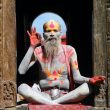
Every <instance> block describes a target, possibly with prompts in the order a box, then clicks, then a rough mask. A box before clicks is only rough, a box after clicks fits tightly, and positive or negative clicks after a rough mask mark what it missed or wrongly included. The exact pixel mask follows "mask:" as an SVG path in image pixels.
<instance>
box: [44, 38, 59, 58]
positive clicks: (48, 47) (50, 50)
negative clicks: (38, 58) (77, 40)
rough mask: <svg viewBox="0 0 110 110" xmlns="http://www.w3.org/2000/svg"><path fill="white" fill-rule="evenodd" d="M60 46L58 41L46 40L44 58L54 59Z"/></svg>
mask: <svg viewBox="0 0 110 110" xmlns="http://www.w3.org/2000/svg"><path fill="white" fill-rule="evenodd" d="M59 45H60V39H53V40H48V41H47V42H46V43H45V44H44V52H43V53H44V54H43V55H44V57H45V58H54V57H55V56H56V55H57V54H58V47H59Z"/></svg>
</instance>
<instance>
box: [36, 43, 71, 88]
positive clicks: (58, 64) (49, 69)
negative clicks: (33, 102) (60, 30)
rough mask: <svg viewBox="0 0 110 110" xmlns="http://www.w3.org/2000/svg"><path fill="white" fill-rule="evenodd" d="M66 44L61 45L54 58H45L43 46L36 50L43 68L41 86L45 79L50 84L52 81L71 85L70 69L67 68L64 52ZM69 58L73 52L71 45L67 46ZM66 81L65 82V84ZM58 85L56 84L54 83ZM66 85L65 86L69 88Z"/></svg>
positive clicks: (37, 57)
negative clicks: (69, 78)
mask: <svg viewBox="0 0 110 110" xmlns="http://www.w3.org/2000/svg"><path fill="white" fill-rule="evenodd" d="M65 47H66V46H63V45H62V46H61V47H60V48H59V51H58V54H57V55H56V56H55V57H54V58H53V59H51V58H49V59H45V58H44V57H43V54H42V48H41V47H37V48H36V49H35V51H34V54H35V57H36V59H37V61H38V62H39V64H40V67H41V70H40V76H41V77H40V82H41V83H40V84H41V87H43V84H44V83H43V81H44V82H45V81H48V82H49V85H47V86H49V87H50V84H51V83H54V82H59V81H60V82H59V83H57V85H58V86H59V84H60V86H61V85H67V86H69V80H68V69H67V63H66V59H65V58H66V55H65V52H64V49H63V48H65ZM66 49H67V54H68V53H69V54H68V59H70V57H71V55H72V54H73V48H71V47H70V46H67V47H66ZM63 83H65V84H63ZM54 86H56V85H54ZM67 86H65V87H64V88H69V87H67Z"/></svg>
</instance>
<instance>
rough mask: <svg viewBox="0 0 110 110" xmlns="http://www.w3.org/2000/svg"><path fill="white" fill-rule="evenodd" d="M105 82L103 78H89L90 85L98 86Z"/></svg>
mask: <svg viewBox="0 0 110 110" xmlns="http://www.w3.org/2000/svg"><path fill="white" fill-rule="evenodd" d="M104 80H105V76H94V77H92V78H90V80H89V82H90V84H92V85H100V84H103V83H104Z"/></svg>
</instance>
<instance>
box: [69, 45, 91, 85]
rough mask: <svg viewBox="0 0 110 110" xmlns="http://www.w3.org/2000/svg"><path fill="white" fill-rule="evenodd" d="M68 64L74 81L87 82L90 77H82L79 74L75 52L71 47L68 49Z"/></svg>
mask: <svg viewBox="0 0 110 110" xmlns="http://www.w3.org/2000/svg"><path fill="white" fill-rule="evenodd" d="M70 53H71V56H70V64H71V69H72V73H73V78H74V81H75V82H76V83H79V84H82V83H84V82H87V83H88V82H89V80H90V78H87V77H84V76H82V75H81V74H80V71H79V67H78V61H77V53H76V51H75V49H74V48H72V47H71V49H70Z"/></svg>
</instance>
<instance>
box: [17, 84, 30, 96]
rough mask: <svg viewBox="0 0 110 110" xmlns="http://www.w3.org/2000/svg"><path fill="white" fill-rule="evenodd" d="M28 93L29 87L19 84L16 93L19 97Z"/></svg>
mask: <svg viewBox="0 0 110 110" xmlns="http://www.w3.org/2000/svg"><path fill="white" fill-rule="evenodd" d="M29 92H30V87H29V86H28V85H27V84H25V83H23V84H21V85H20V86H19V87H18V93H20V94H21V95H24V94H25V95H26V94H29Z"/></svg>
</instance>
